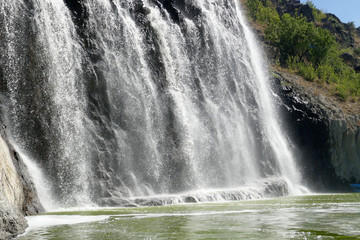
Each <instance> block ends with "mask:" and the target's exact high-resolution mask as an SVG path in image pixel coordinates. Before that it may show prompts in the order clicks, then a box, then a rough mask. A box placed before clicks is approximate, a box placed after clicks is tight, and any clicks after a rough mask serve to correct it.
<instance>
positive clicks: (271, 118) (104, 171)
mask: <svg viewBox="0 0 360 240" xmlns="http://www.w3.org/2000/svg"><path fill="white" fill-rule="evenodd" d="M244 22H245V21H244V19H243V16H242V13H241V11H240V6H239V3H238V0H178V1H177V0H174V1H172V0H171V1H170V0H169V1H167V0H75V1H71V0H26V1H25V0H17V1H2V2H1V3H0V26H1V27H2V29H3V30H2V31H1V32H0V34H1V35H0V50H1V68H0V71H1V72H0V73H1V79H0V80H1V91H2V93H4V97H3V99H4V100H3V101H4V102H6V111H5V113H6V114H5V115H6V117H5V119H4V121H5V122H6V124H7V126H8V132H9V135H11V136H12V139H13V142H14V143H15V144H16V145H17V147H18V148H19V151H20V152H22V153H23V154H26V155H27V156H29V157H30V158H31V159H33V161H36V162H37V165H38V166H39V167H40V168H41V170H42V172H43V174H44V176H45V178H46V179H47V180H48V184H49V186H47V187H48V188H49V189H51V194H52V196H53V198H55V199H56V201H57V202H58V204H59V205H61V206H79V205H82V204H89V203H97V204H103V205H104V204H105V205H106V204H111V201H110V200H109V199H116V198H118V199H126V198H134V197H139V196H153V195H158V194H175V193H181V192H188V191H194V190H199V189H230V188H231V189H235V188H239V187H241V186H248V185H249V184H250V185H251V183H254V182H256V181H259V180H261V179H271V178H280V179H284V181H286V182H287V184H289V186H290V191H292V193H296V191H298V190H297V189H298V187H297V186H298V184H299V181H300V175H299V173H298V172H297V170H296V164H295V161H294V158H293V156H292V154H291V151H290V149H289V146H288V143H287V141H286V138H285V137H284V136H283V134H282V133H281V129H280V127H279V124H278V122H277V120H276V113H275V112H274V110H273V106H272V105H273V104H272V99H271V92H270V87H269V86H268V83H267V81H268V76H267V74H266V71H265V70H264V66H265V63H264V62H262V56H261V54H260V51H259V50H258V47H257V42H256V41H255V39H254V37H253V35H252V33H251V32H250V30H249V29H248V27H247V26H246V24H245V23H244Z"/></svg>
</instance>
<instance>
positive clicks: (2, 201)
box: [0, 127, 44, 239]
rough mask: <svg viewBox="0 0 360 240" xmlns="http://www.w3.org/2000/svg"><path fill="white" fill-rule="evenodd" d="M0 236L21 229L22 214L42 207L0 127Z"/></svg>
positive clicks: (14, 232) (12, 235)
mask: <svg viewBox="0 0 360 240" xmlns="http://www.w3.org/2000/svg"><path fill="white" fill-rule="evenodd" d="M0 158H1V159H0V219H1V221H0V239H11V238H13V237H15V236H17V235H19V234H21V233H24V232H25V229H26V228H27V227H28V224H27V222H26V219H25V216H29V215H34V214H38V213H40V212H43V211H44V208H43V206H42V205H41V203H40V200H39V198H38V195H37V192H36V189H35V186H34V184H33V183H32V181H31V178H30V175H29V172H28V170H27V167H26V166H25V164H24V162H23V161H22V159H21V157H20V156H19V155H18V153H17V152H16V151H15V150H14V147H13V146H12V145H11V144H10V142H9V141H8V139H7V136H6V133H5V129H4V127H3V128H2V129H1V130H0Z"/></svg>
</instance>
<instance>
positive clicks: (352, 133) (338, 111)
mask: <svg viewBox="0 0 360 240" xmlns="http://www.w3.org/2000/svg"><path fill="white" fill-rule="evenodd" d="M273 76H274V86H275V91H276V93H277V95H278V96H279V98H278V106H279V112H280V113H281V114H283V116H284V119H285V122H284V123H283V127H284V129H285V131H287V132H288V133H289V137H290V138H291V140H292V142H293V143H294V151H295V153H296V155H297V158H298V160H299V166H300V168H301V171H302V174H303V176H304V179H305V180H306V184H307V185H308V186H309V187H310V188H311V189H312V190H314V191H324V192H329V191H351V189H350V186H349V183H354V182H360V126H359V125H360V124H359V123H360V117H359V115H358V114H356V113H347V112H345V111H344V110H342V109H343V108H342V107H341V106H339V103H336V102H335V101H333V100H331V99H330V98H328V97H326V96H324V95H322V94H319V93H318V92H316V89H315V88H314V86H311V87H307V86H306V82H304V80H301V79H300V77H298V76H296V75H292V74H289V73H286V72H280V71H277V70H274V71H273Z"/></svg>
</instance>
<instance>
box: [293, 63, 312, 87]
mask: <svg viewBox="0 0 360 240" xmlns="http://www.w3.org/2000/svg"><path fill="white" fill-rule="evenodd" d="M297 69H298V73H299V74H300V75H301V76H302V77H304V78H305V79H306V80H308V81H310V82H313V81H314V80H315V79H316V72H315V68H314V67H313V66H312V65H311V64H305V63H303V62H300V63H298V65H297Z"/></svg>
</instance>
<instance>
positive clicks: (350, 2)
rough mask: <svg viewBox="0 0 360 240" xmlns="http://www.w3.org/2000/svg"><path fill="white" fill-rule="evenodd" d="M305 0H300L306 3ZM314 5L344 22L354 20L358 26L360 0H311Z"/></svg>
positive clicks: (359, 23)
mask: <svg viewBox="0 0 360 240" xmlns="http://www.w3.org/2000/svg"><path fill="white" fill-rule="evenodd" d="M306 1H307V0H301V3H306ZM311 1H312V2H313V3H314V4H315V6H316V7H317V8H318V9H320V10H322V11H323V12H326V13H333V14H335V15H336V16H337V17H338V18H340V20H341V21H342V22H344V23H348V22H354V23H355V26H356V27H360V0H311Z"/></svg>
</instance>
